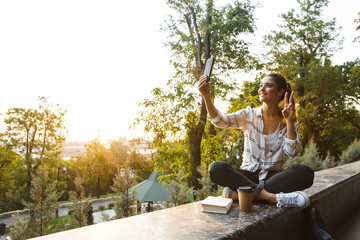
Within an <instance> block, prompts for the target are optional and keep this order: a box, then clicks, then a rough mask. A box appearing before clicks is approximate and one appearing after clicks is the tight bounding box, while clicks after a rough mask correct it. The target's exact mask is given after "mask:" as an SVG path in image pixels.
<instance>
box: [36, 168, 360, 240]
mask: <svg viewBox="0 0 360 240" xmlns="http://www.w3.org/2000/svg"><path fill="white" fill-rule="evenodd" d="M305 192H306V193H308V194H309V196H310V199H311V201H312V202H313V203H314V202H316V204H317V207H318V209H319V211H320V212H321V214H322V216H323V218H324V220H325V223H326V226H327V229H326V230H327V231H328V232H329V233H332V232H333V231H335V230H336V228H337V227H338V226H339V225H340V224H341V223H342V222H343V221H344V220H345V219H346V218H347V217H348V216H349V214H350V213H351V212H352V209H353V208H354V207H355V206H356V204H358V203H359V200H360V162H355V163H351V164H347V165H343V166H339V167H336V168H332V169H327V170H323V171H319V172H316V173H315V180H314V185H313V186H312V187H311V188H309V189H307V190H305ZM307 210H308V209H299V208H277V207H276V206H274V205H270V204H267V203H255V204H254V205H253V209H252V211H251V212H249V213H244V212H240V211H239V206H238V204H236V203H235V204H234V205H233V207H232V208H231V210H230V212H229V213H228V214H227V215H222V214H214V213H203V212H202V211H201V205H200V204H199V202H195V203H190V204H185V205H182V206H178V207H174V208H169V209H164V210H160V211H156V212H152V213H147V214H141V215H137V216H133V217H129V218H124V219H119V220H113V221H110V222H105V223H100V224H96V225H92V226H87V227H83V228H78V229H74V230H69V231H65V232H60V233H55V234H51V235H47V236H43V237H38V238H34V239H38V240H40V239H41V240H46V239H51V240H57V239H59V240H63V239H68V240H72V239H74V240H75V239H108V240H112V239H114V240H115V239H116V240H118V239H184V240H185V239H186V240H188V239H251V240H256V239H277V240H278V239H306V235H305V234H306V231H305V229H304V228H305V227H306V224H307V217H306V216H307Z"/></svg>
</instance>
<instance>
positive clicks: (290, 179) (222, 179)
mask: <svg viewBox="0 0 360 240" xmlns="http://www.w3.org/2000/svg"><path fill="white" fill-rule="evenodd" d="M258 174H259V171H256V172H250V171H246V170H242V169H237V168H234V167H232V166H230V165H229V164H227V163H225V162H221V161H216V162H213V163H212V164H210V166H209V176H210V179H211V180H212V181H213V182H214V183H216V184H218V185H220V186H223V187H225V186H227V187H229V188H230V189H232V190H233V191H236V190H237V188H238V187H241V186H250V187H252V188H253V189H255V191H254V197H253V199H254V200H255V199H259V200H265V201H267V202H269V203H276V194H277V193H280V192H284V193H289V192H293V191H298V190H304V189H306V188H309V187H310V186H311V185H312V184H313V179H314V172H313V170H312V169H311V168H310V167H308V166H306V165H301V164H296V165H293V166H291V167H289V168H287V169H285V170H284V171H281V172H277V171H270V172H269V174H268V176H267V178H266V179H265V181H264V182H260V183H259V180H258Z"/></svg>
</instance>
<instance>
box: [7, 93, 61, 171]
mask: <svg viewBox="0 0 360 240" xmlns="http://www.w3.org/2000/svg"><path fill="white" fill-rule="evenodd" d="M39 101H40V104H39V107H38V109H24V108H10V109H9V110H8V111H7V113H6V114H7V116H8V117H7V118H6V119H5V123H6V124H7V129H6V132H5V133H4V136H5V137H7V144H8V146H12V147H14V148H15V149H16V150H17V151H18V152H19V153H20V154H21V155H22V156H23V157H24V159H25V164H26V165H27V167H28V168H31V164H35V166H34V168H37V167H38V166H39V165H40V164H41V163H43V162H47V161H49V160H51V159H52V158H53V157H54V156H56V155H59V154H60V148H61V143H63V141H64V140H65V137H64V136H63V135H62V134H61V131H62V130H63V129H64V127H63V126H62V124H63V122H64V120H63V116H64V115H65V113H66V111H64V110H63V109H61V108H59V106H58V105H52V104H49V103H48V100H47V99H46V98H44V97H39Z"/></svg>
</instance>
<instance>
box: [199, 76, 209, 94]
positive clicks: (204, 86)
mask: <svg viewBox="0 0 360 240" xmlns="http://www.w3.org/2000/svg"><path fill="white" fill-rule="evenodd" d="M207 79H208V76H206V75H202V76H201V77H200V82H199V85H198V90H199V92H200V93H201V94H202V95H203V96H204V97H209V96H210V84H209V82H208V81H207Z"/></svg>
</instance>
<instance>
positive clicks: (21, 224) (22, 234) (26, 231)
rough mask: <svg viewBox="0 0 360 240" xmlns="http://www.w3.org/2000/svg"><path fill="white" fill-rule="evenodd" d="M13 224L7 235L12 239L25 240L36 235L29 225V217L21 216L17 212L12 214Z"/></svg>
mask: <svg viewBox="0 0 360 240" xmlns="http://www.w3.org/2000/svg"><path fill="white" fill-rule="evenodd" d="M12 218H13V221H14V224H13V226H12V227H11V230H10V232H9V236H10V237H11V239H12V240H25V239H28V238H32V237H36V236H37V235H36V234H34V232H32V230H31V228H30V227H29V224H28V222H29V218H28V217H25V216H21V215H20V214H19V213H17V214H13V215H12Z"/></svg>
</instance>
